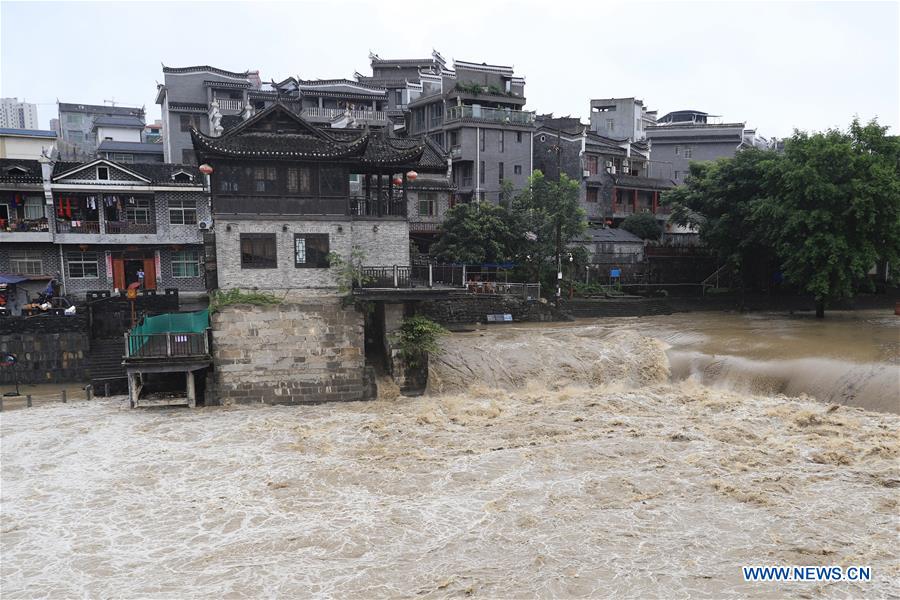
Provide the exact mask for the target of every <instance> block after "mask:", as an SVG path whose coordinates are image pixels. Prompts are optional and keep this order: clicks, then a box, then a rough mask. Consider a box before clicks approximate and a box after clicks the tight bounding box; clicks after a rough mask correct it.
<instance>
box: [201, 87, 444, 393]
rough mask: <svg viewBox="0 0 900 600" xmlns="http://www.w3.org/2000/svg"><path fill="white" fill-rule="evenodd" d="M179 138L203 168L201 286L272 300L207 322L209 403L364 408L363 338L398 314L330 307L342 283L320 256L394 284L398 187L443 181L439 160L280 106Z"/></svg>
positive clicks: (381, 307) (402, 233)
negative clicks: (212, 271)
mask: <svg viewBox="0 0 900 600" xmlns="http://www.w3.org/2000/svg"><path fill="white" fill-rule="evenodd" d="M191 136H192V138H193V143H194V150H195V152H196V154H197V157H198V160H199V161H200V163H201V164H203V165H204V168H206V167H209V168H211V170H212V172H211V175H210V187H211V205H212V217H213V223H214V225H213V233H214V236H215V242H214V248H215V259H214V261H215V264H216V276H217V283H216V285H215V287H218V288H220V289H223V290H224V289H243V290H248V289H256V290H264V291H268V292H271V293H273V294H275V295H276V296H277V297H278V298H279V299H280V304H278V305H276V306H250V305H237V306H231V307H223V308H222V309H220V310H219V311H218V312H217V313H216V314H215V315H214V317H213V357H214V359H215V364H216V376H215V395H216V397H217V398H218V399H219V400H220V401H222V402H225V403H231V402H289V403H292V402H320V401H327V400H359V399H362V398H364V397H365V396H366V394H367V384H366V375H365V365H366V361H365V338H366V337H368V338H370V339H373V340H376V345H377V343H378V342H383V337H384V331H385V329H389V328H390V327H388V326H387V323H388V322H390V323H394V324H397V323H398V322H399V319H400V318H402V310H403V303H402V302H398V303H393V304H392V303H390V302H381V303H379V304H378V305H377V306H376V310H375V311H374V317H373V318H371V319H368V320H367V319H366V318H365V314H364V313H363V312H362V311H360V310H357V309H356V308H355V307H354V306H353V305H352V304H350V305H348V304H347V303H346V302H343V301H342V300H343V299H344V298H345V297H346V293H347V290H346V289H341V288H342V286H343V285H346V283H347V282H346V281H345V280H344V281H342V278H344V277H345V276H346V274H347V273H346V270H341V269H340V268H338V267H335V266H333V264H332V261H331V260H330V257H332V256H338V257H340V258H341V259H342V260H343V261H345V262H346V263H351V262H352V263H353V264H354V266H355V268H356V269H360V270H361V269H364V268H369V269H371V268H375V269H376V270H378V269H380V270H382V271H383V272H391V270H393V274H394V275H393V276H394V279H395V280H396V278H397V277H398V275H397V274H398V272H400V271H399V269H403V271H402V272H403V273H406V275H405V276H409V272H410V271H409V264H410V259H409V225H408V222H407V205H408V201H409V200H408V192H409V189H410V187H411V186H410V180H411V179H414V178H417V176H418V174H419V173H423V174H426V173H435V174H443V173H445V172H446V169H447V162H446V157H445V156H442V155H441V154H440V152H439V150H437V149H436V148H435V147H434V146H433V145H431V144H428V143H425V142H423V141H421V140H409V139H397V138H393V137H391V136H390V133H389V130H387V129H382V130H380V131H379V132H372V131H370V130H369V129H326V128H323V127H319V126H316V125H314V124H312V123H310V122H309V121H307V120H305V119H304V118H303V117H302V116H300V115H298V114H297V113H295V112H293V111H292V110H290V109H289V108H288V107H286V106H285V105H283V104H281V103H276V104H274V105H272V106H270V107H269V108H267V109H265V110H263V111H262V112H260V113H258V114H256V115H255V116H253V117H251V118H250V119H248V120H246V121H244V122H242V123H240V124H239V125H237V126H235V127H233V128H231V129H229V130H226V131H225V132H224V133H223V134H222V135H221V136H219V137H212V136H209V135H206V134H204V133H201V132H199V131H197V130H193V131H192V132H191ZM413 173H415V175H413ZM208 258H209V257H208ZM376 338H377V339H376Z"/></svg>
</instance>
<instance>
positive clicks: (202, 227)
mask: <svg viewBox="0 0 900 600" xmlns="http://www.w3.org/2000/svg"><path fill="white" fill-rule="evenodd" d="M197 228H198V229H200V230H201V231H206V230H207V229H209V223H207V222H206V221H200V222H199V223H197Z"/></svg>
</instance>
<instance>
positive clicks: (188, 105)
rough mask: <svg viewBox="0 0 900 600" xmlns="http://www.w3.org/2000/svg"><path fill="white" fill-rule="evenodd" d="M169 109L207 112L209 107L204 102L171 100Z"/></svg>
mask: <svg viewBox="0 0 900 600" xmlns="http://www.w3.org/2000/svg"><path fill="white" fill-rule="evenodd" d="M169 110H174V111H177V112H206V111H207V110H208V109H207V107H206V104H205V103H203V102H169Z"/></svg>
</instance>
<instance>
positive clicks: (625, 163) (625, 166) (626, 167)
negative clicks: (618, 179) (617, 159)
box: [622, 160, 628, 171]
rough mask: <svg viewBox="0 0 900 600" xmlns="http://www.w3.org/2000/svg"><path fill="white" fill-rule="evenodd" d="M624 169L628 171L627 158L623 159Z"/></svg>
mask: <svg viewBox="0 0 900 600" xmlns="http://www.w3.org/2000/svg"><path fill="white" fill-rule="evenodd" d="M622 170H623V171H627V170H628V161H627V160H623V161H622Z"/></svg>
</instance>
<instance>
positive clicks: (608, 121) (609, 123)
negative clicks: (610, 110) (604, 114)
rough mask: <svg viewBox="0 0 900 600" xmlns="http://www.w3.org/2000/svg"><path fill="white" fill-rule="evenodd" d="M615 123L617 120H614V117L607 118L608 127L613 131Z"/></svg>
mask: <svg viewBox="0 0 900 600" xmlns="http://www.w3.org/2000/svg"><path fill="white" fill-rule="evenodd" d="M614 123H615V120H613V119H607V120H606V128H607V129H609V130H610V131H611V130H612V128H613V124H614Z"/></svg>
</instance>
